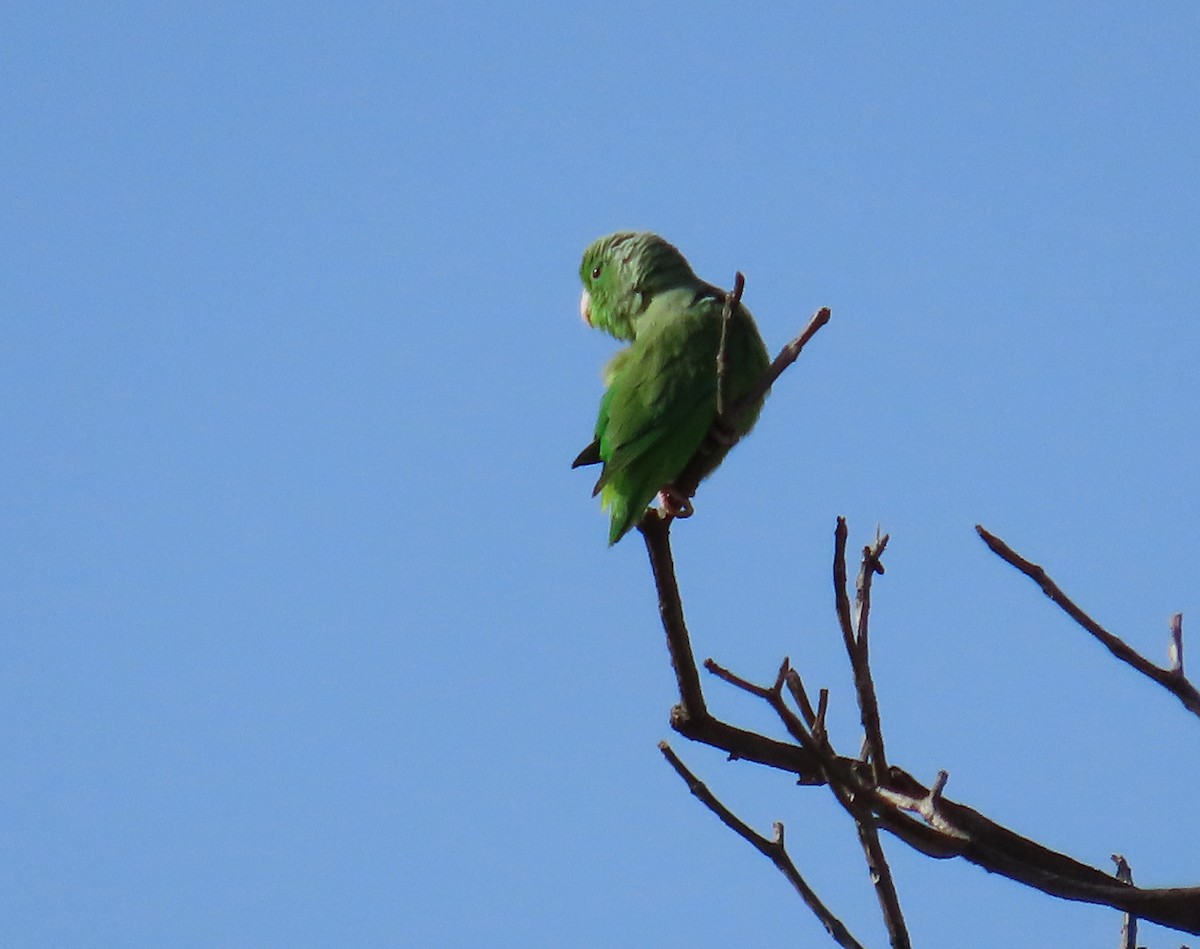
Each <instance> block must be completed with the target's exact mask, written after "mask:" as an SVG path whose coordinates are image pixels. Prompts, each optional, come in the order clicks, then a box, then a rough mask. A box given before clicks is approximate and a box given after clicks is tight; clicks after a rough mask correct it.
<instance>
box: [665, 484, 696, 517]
mask: <svg viewBox="0 0 1200 949" xmlns="http://www.w3.org/2000/svg"><path fill="white" fill-rule="evenodd" d="M658 503H659V505H661V507H662V511H663V514H664V515H667V516H669V517H691V516H692V512H693V511H694V510H695V508H693V507H692V500H691V498H689V497H688V496H687V495H686V494H684V493H683V492H682V491H680V490H679V489H678V488H677V487H675V485H673V484H668V485H667V486H666V487H664V488H663V489H662V490H661V491H659V492H658Z"/></svg>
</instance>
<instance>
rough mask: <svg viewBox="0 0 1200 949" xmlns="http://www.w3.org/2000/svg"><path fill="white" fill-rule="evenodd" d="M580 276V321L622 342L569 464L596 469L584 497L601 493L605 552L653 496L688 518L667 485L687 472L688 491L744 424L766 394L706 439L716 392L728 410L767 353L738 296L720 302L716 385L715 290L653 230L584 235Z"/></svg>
mask: <svg viewBox="0 0 1200 949" xmlns="http://www.w3.org/2000/svg"><path fill="white" fill-rule="evenodd" d="M579 276H580V279H581V280H582V281H583V295H582V297H581V298H580V301H579V313H580V316H581V317H582V319H583V321H584V322H585V323H586V324H587V325H588V326H590V327H593V328H595V329H599V330H602V331H604V332H606V333H608V334H609V335H611V336H613V337H614V338H616V339H618V340H621V341H622V342H625V343H628V345H627V346H626V347H624V348H622V349H621V350H620V351H618V352H617V354H616V355H615V356H613V357H612V359H611V360H609V362H608V363H607V365H606V366H605V367H604V370H603V372H602V379H603V382H604V386H605V391H604V395H603V397H602V398H601V400H600V411H599V414H598V417H597V419H596V427H595V437H594V439H593V440H592V442H591V443H590V444H589V445H588V446H587V447H586V448H584V449H583V451H581V452H580V453H579V455H578V456H577V457H576V458H575V461H574V462H573V463H572V465H571V467H572V468H578V467H581V466H585V465H595V464H599V465H602V466H603V467H602V468H601V473H600V477H599V480H597V482H596V486H595V489H594V490H593V491H592V495H593V497H594V496H595V495H597V494H599V495H600V503H601V509H602V510H604V511H607V512H608V513H609V515H610V518H611V521H610V526H609V534H608V544H609V546H610V547H611V546H612V545H613V544H615V543H617V541H619V540H620V539H621V538H622V537H624V536H625V535H626V534H627V533H629V531H630V530H631V529H632V528H633V526H634V525H635V524H636V523H637V522H638V521H639V520H641V518H642V515H643V514H644V513H645V511H646V509H647V507H649V506H650V504H651V503H652V502H653V501H654V499H655V497H656V496H657V497H658V499H659V504H660V507H661V509H662V510H663V512H664V513H665V514H668V515H671V516H674V517H687V516H688V515H690V514H691V513H692V505H691V501H690V498H689V496H688V491H687V490H685V489H683V488H680V487H679V486H677V485H676V484H675V482H676V480H677V479H679V477H680V476H681V475H682V474H683V473H684V471H685V470H687V469H689V467H690V474H693V475H697V476H698V477H694V478H692V477H689V481H690V482H692V483H693V487H692V490H694V484H696V483H699V481H700V480H702V479H703V478H705V477H707V476H708V475H709V474H711V473H712V472H713V471H714V470H715V469H716V468H717V466H718V465H720V463H721V462H722V460H724V458H725V455H726V454H727V453H728V451H729V449H730V447H732V445H733V443H734V442H735V441H737V440H738V439H740V438H741V437H742V436H744V435H746V434H748V433H749V432H750V430H751V429H752V428H753V427H754V424H755V422H757V420H758V415H759V412H760V411H761V409H762V404H763V400H764V398H765V397H764V396H759V397H757V398H756V399H755V401H754V403H753V404H752V405H749V406H746V407H744V409H743V410H742V411H741V412H740V413H739V414H737V416H736V417H735V418H731V419H730V421H731V422H732V425H731V426H730V428H729V430H728V431H726V432H725V433H724V435H725V437H724V438H721V439H718V440H717V441H716V443H715V444H714V443H713V441H712V440H711V439H710V440H709V441H708V442H707V443H706V436H707V435H708V434H709V432H710V431H713V430H714V423H715V422H716V421H717V419H718V411H717V408H718V388H723V390H724V391H723V393H722V395H723V397H724V399H725V404H726V405H727V406H729V405H737V404H738V403H739V402H740V401H741V400H743V399H744V398H746V397H748V396H749V395H751V394H752V391H753V390H754V389H755V387H756V385H757V384H758V382H759V380H760V379H762V377H763V376H764V374H765V373H766V371H767V369H768V367H769V366H770V359H769V357H768V355H767V349H766V346H765V345H764V344H763V341H762V337H761V336H760V335H759V332H758V327H757V326H756V325H755V323H754V318H753V317H752V316H751V315H750V311H749V310H748V309H746V307H744V306H742V304H741V302H740V300H739V301H738V302H737V305H736V306H734V307H732V308H731V314H730V321H729V327H728V330H727V338H726V343H725V369H724V382H723V383H722V384H721V385H720V386H719V385H718V378H719V374H718V369H717V361H718V352H719V350H720V348H721V333H722V324H723V319H722V313H723V310H724V307H725V303H726V293H725V291H724V290H721V289H720V288H719V287H715V286H713V285H712V284H710V283H706V282H705V281H703V280H701V279H700V278H699V277H697V276H696V274H695V272H694V271H693V270H692V267H691V265H690V264H689V263H688V262H687V259H686V258H685V257H684V256H683V254H682V253H680V252H679V250H678V249H677V248H676V247H675V246H674V245H673V244H670V243H669V242H668V241H666V240H665V239H664V238H662V237H660V236H658V235H657V234H652V233H650V232H648V231H618V232H616V233H615V234H609V235H607V236H606V237H601V238H599V239H597V240H595V241H593V242H592V243H591V244H590V245H589V246H588V248H587V250H585V251H584V254H583V260H582V262H581V263H580V267H579ZM718 429H719V427H718ZM701 451H703V452H704V454H703V457H697V456H698V453H700V452H701Z"/></svg>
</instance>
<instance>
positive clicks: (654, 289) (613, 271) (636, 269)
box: [579, 231, 699, 342]
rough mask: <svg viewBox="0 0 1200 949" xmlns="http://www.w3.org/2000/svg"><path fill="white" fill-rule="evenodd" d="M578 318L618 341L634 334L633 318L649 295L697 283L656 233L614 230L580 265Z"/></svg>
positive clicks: (586, 253) (646, 303) (683, 261)
mask: <svg viewBox="0 0 1200 949" xmlns="http://www.w3.org/2000/svg"><path fill="white" fill-rule="evenodd" d="M579 277H580V279H581V280H582V281H583V296H582V297H580V299H579V315H580V316H581V317H582V318H583V321H584V322H585V323H587V325H588V326H593V327H595V328H596V329H601V330H604V331H605V332H606V333H608V334H610V335H612V336H615V337H616V338H617V339H621V340H625V341H626V342H628V341H631V340H632V339H633V338H634V337H635V336H636V335H637V319H638V317H639V316H641V314H642V313H643V312H644V311H645V309H646V307H647V306H649V304H650V301H651V300H652V299H653V298H654V294H656V293H659V292H661V291H663V290H669V289H674V288H675V287H679V286H682V285H685V284H687V283H689V282H693V283H698V282H699V281H698V280H697V278H696V275H695V274H694V273H692V268H691V267H690V266H689V265H688V262H687V260H686V259H685V258H684V256H683V254H681V253H679V251H678V250H677V249H676V248H675V247H674V245H672V244H669V243H667V241H665V240H663V239H662V238H661V237H659V236H658V235H657V234H651V233H649V232H648V231H618V232H617V233H616V234H609V235H608V236H607V237H601V238H600V239H599V240H597V241H594V242H593V243H592V244H591V246H589V247H588V249H587V250H585V251H584V252H583V261H582V263H580V265H579Z"/></svg>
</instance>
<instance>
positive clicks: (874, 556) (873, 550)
mask: <svg viewBox="0 0 1200 949" xmlns="http://www.w3.org/2000/svg"><path fill="white" fill-rule="evenodd" d="M887 542H888V535H887V534H884V535H883V536H882V537H877V538H876V540H875V544H874V546H872V547H864V548H863V554H862V566H861V567H860V568H859V571H858V580H857V582H856V583H855V594H854V607H855V611H856V612H857V613H858V618H857V622H856V624H855V626H856V630H855V637H854V646H855V648H854V652H853V653H851V655H850V663H851V666H852V668H853V671H854V689H855V693H856V695H857V696H858V707H859V711H860V712H861V713H862V725H863V734H864V736H865V737H866V744H867V749H868V751H869V752H870V755H871V765H872V768H873V769H874V772H875V783H876V784H881V783H882V782H883V775H884V773H885V772H886V771H887V756H886V755H885V754H884V749H883V726H882V725H881V724H880V721H879V699H878V697H877V696H876V694H875V680H874V678H873V677H872V675H871V660H870V645H869V638H868V630H869V625H870V615H871V580H872V578H873V577H874V576H875V574H877V573H883V564H882V563H880V561H879V558H880V557H881V556H882V555H883V551H884V548H886V547H887Z"/></svg>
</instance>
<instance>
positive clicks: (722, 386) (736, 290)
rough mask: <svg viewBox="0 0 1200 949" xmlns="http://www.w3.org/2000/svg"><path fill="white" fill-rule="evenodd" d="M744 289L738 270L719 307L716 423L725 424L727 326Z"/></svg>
mask: <svg viewBox="0 0 1200 949" xmlns="http://www.w3.org/2000/svg"><path fill="white" fill-rule="evenodd" d="M745 287H746V278H745V277H744V276H742V272H741V271H740V270H739V271H738V272H737V273H736V274H734V277H733V290H731V291H730V292H729V293H727V294H725V302H724V304H722V306H721V344H720V346H718V347H717V421H718V422H720V423H721V424H722V425H724V424H726V422H725V408H726V406H727V405H728V404H729V401H728V389H727V386H728V375H729V353H728V351H727V347H728V345H729V324H730V322H731V321H732V320H733V311H734V310H735V309H737V308H738V307H739V306H741V304H742V291H743V290H744V289H745Z"/></svg>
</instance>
